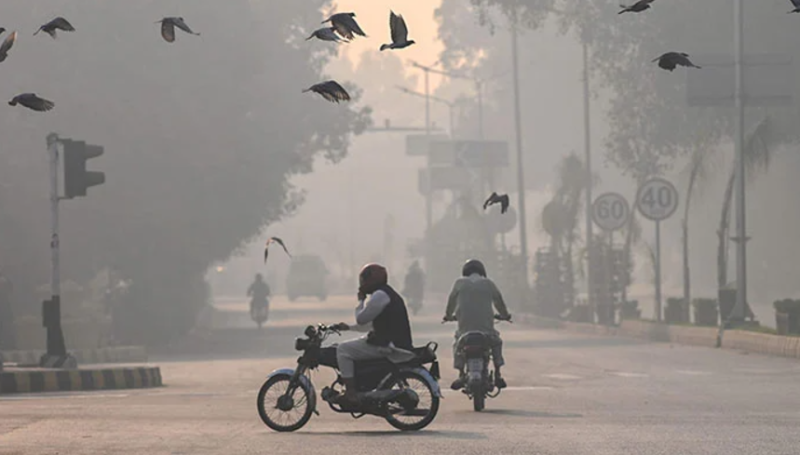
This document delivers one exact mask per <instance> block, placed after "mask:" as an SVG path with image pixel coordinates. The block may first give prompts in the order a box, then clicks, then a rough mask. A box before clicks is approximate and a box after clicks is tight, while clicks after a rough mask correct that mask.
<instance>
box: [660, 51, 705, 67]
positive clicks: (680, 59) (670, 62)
mask: <svg viewBox="0 0 800 455" xmlns="http://www.w3.org/2000/svg"><path fill="white" fill-rule="evenodd" d="M653 61H654V62H658V66H659V68H662V69H665V70H667V71H672V70H674V69H675V67H676V66H686V67H690V68H701V67H700V66H697V65H695V64H694V63H692V62H691V61H690V60H689V54H686V53H684V52H667V53H666V54H664V55H662V56H661V57H658V58H657V59H655V60H653Z"/></svg>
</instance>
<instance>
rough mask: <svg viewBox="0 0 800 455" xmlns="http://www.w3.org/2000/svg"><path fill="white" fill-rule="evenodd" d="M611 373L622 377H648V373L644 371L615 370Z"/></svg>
mask: <svg viewBox="0 0 800 455" xmlns="http://www.w3.org/2000/svg"><path fill="white" fill-rule="evenodd" d="M611 374H613V375H614V376H619V377H622V378H649V377H650V375H649V374H645V373H630V372H627V371H615V372H612V373H611Z"/></svg>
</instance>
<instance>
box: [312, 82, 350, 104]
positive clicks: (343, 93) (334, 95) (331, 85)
mask: <svg viewBox="0 0 800 455" xmlns="http://www.w3.org/2000/svg"><path fill="white" fill-rule="evenodd" d="M308 91H311V92H314V93H319V94H320V95H322V97H323V98H325V99H326V100H328V101H330V102H333V103H338V102H339V101H350V94H349V93H347V90H345V89H344V87H342V86H341V85H339V83H338V82H336V81H325V82H320V83H319V84H314V85H312V86H311V87H309V88H307V89H305V90H303V93H306V92H308Z"/></svg>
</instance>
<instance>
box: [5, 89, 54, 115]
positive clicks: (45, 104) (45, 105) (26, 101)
mask: <svg viewBox="0 0 800 455" xmlns="http://www.w3.org/2000/svg"><path fill="white" fill-rule="evenodd" d="M8 104H9V105H11V106H16V105H17V104H21V105H23V106H25V107H27V108H28V109H33V110H34V111H39V112H44V111H49V110H50V109H52V108H53V107H54V106H55V104H53V102H52V101H48V100H46V99H44V98H39V97H38V96H36V94H35V93H22V94H20V95H17V96H15V97H14V98H12V99H11V101H9V102H8Z"/></svg>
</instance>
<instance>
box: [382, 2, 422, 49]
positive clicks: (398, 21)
mask: <svg viewBox="0 0 800 455" xmlns="http://www.w3.org/2000/svg"><path fill="white" fill-rule="evenodd" d="M389 28H390V29H391V32H392V43H391V44H383V45H381V50H382V51H383V50H386V49H403V48H405V47H408V46H411V45H412V44H414V40H410V41H409V39H408V27H406V21H405V19H403V16H402V15H397V14H395V13H394V11H390V12H389Z"/></svg>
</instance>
